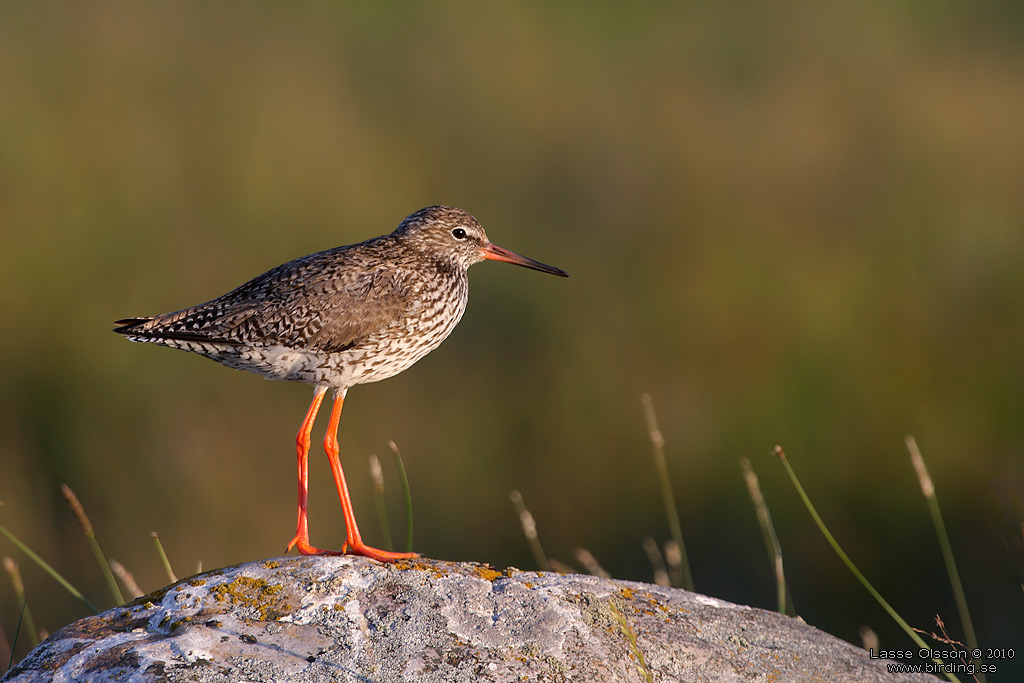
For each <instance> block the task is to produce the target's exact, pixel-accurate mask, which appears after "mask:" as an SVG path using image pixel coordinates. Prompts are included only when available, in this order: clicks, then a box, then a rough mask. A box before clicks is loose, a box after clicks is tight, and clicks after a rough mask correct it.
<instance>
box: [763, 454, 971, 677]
mask: <svg viewBox="0 0 1024 683" xmlns="http://www.w3.org/2000/svg"><path fill="white" fill-rule="evenodd" d="M774 453H775V455H777V456H779V460H781V461H782V465H783V467H785V468H786V474H788V475H789V478H790V480H791V481H792V482H793V486H794V487H795V488H796V492H797V493H798V494H799V495H800V500H802V501H803V503H804V507H806V508H807V511H808V512H809V513H811V518H812V519H813V520H814V523H815V524H817V525H818V529H819V530H820V531H821V533H822V535H823V536H824V537H825V540H826V541H828V543H829V545H831V546H832V550H834V551H835V553H836V555H838V556H839V559H840V560H842V561H843V564H845V565H846V568H847V569H849V570H850V573H852V574H853V575H854V576H855V577H856V578H857V580H858V581H860V583H861V585H862V586H864V588H865V589H867V591H868V593H870V594H871V597H873V598H874V599H875V601H876V602H877V603H878V604H879V605H881V606H882V608H883V609H885V611H886V612H888V613H889V616H890V617H892V619H893V621H895V622H896V623H897V624H899V627H900V628H902V629H903V631H904V632H905V633H906V634H907V635H908V636H910V639H911V640H913V641H914V642H915V643H916V644H917V646H918V647H920V648H922V649H928V644H927V643H925V642H924V640H922V638H921V636H919V635H917V633H915V632H914V629H912V628H911V627H910V624H908V623H907V622H906V621H905V620H904V619H903V617H901V616H900V615H899V613H898V612H897V611H896V610H895V609H893V606H892V605H890V604H889V602H888V601H887V600H886V599H885V598H883V597H882V594H881V593H879V592H878V591H877V590H876V589H875V587H874V586H872V585H871V582H870V581H868V580H867V578H866V577H865V576H864V575H863V574H861V573H860V570H859V569H857V565H855V564H854V563H853V560H851V559H850V557H849V555H847V554H846V553H845V552H844V551H843V549H842V547H841V546H840V545H839V542H838V541H837V540H836V539H835V537H834V536H833V535H832V532H830V531H829V530H828V527H827V526H825V522H824V521H822V519H821V516H819V515H818V511H817V510H815V509H814V504H813V503H811V499H810V497H809V496H808V495H807V493H806V492H805V491H804V487H803V486H801V485H800V480H799V479H798V478H797V476H796V472H794V471H793V468H792V467H791V466H790V464H789V461H788V460H786V453H785V451H783V450H782V446H776V447H775V449H774ZM932 661H933V662H935V663H936V664H938V665H940V666H942V663H943V662H942V660H941V659H935V658H932ZM946 677H947V678H949V680H951V681H956V683H960V679H959V678H957V677H956V676H955V675H953V674H951V673H948V672H946Z"/></svg>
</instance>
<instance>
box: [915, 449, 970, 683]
mask: <svg viewBox="0 0 1024 683" xmlns="http://www.w3.org/2000/svg"><path fill="white" fill-rule="evenodd" d="M906 443H907V451H908V452H909V453H910V461H911V462H912V463H913V465H914V471H916V472H917V481H918V483H919V484H920V485H921V493H923V494H924V497H925V500H927V501H928V511H929V512H930V513H931V516H932V525H933V526H934V527H935V534H936V535H937V536H938V537H939V547H940V548H941V549H942V559H943V561H945V563H946V573H947V574H949V582H950V584H951V585H952V587H953V597H954V598H955V599H956V608H957V610H959V612H960V622H961V625H962V626H963V629H964V636H965V637H966V638H967V646H968V647H969V648H970V649H971V650H975V649H977V647H978V639H977V637H976V636H975V635H974V623H973V622H972V621H971V612H970V610H969V609H968V608H967V596H966V595H965V594H964V586H963V584H962V583H961V582H960V572H959V571H958V570H957V567H956V558H955V557H954V556H953V547H952V545H950V542H949V534H948V533H947V532H946V524H945V522H943V521H942V511H941V510H940V509H939V499H938V497H936V495H935V484H934V483H933V482H932V478H931V475H930V474H928V468H927V467H926V466H925V464H924V458H922V457H921V451H920V450H919V449H918V447H917V441H915V440H914V437H913V436H907V438H906ZM982 680H983V678H982Z"/></svg>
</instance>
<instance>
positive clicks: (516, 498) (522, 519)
mask: <svg viewBox="0 0 1024 683" xmlns="http://www.w3.org/2000/svg"><path fill="white" fill-rule="evenodd" d="M508 497H509V499H511V501H512V506H513V507H514V508H515V509H516V514H518V515H519V523H520V524H521V525H522V527H523V535H524V536H526V541H527V543H529V544H530V550H531V551H532V552H533V559H534V561H535V562H536V563H537V567H538V568H539V569H540V570H541V571H545V572H547V571H551V564H550V563H549V562H548V556H547V555H545V554H544V549H543V548H542V547H541V545H540V538H538V536H537V523H536V522H535V521H534V519H533V515H531V514H530V511H529V510H527V509H526V505H525V504H524V503H523V495H522V494H521V493H519V491H517V490H515V489H512V491H510V492H509V494H508Z"/></svg>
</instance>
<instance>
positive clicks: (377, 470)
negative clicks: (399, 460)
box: [370, 455, 395, 550]
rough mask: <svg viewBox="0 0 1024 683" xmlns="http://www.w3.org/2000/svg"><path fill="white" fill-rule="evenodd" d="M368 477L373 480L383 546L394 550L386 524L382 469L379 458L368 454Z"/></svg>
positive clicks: (386, 513) (389, 526)
mask: <svg viewBox="0 0 1024 683" xmlns="http://www.w3.org/2000/svg"><path fill="white" fill-rule="evenodd" d="M370 479H372V480H373V497H374V500H375V501H376V502H377V521H378V522H380V531H381V535H383V537H384V547H385V548H386V549H387V550H394V549H395V546H394V544H393V543H392V542H391V525H390V524H388V506H387V504H386V503H385V501H384V470H383V469H382V468H381V466H380V459H379V458H378V457H377V456H376V455H371V456H370Z"/></svg>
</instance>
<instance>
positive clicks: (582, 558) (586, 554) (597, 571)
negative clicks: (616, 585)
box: [574, 548, 612, 579]
mask: <svg viewBox="0 0 1024 683" xmlns="http://www.w3.org/2000/svg"><path fill="white" fill-rule="evenodd" d="M574 554H575V556H576V561H577V562H579V563H580V564H581V565H583V568H584V569H586V570H587V573H588V574H590V575H591V576H600V577H601V578H602V579H610V578H612V575H611V574H609V573H608V572H607V571H605V569H604V567H602V566H601V564H600V563H599V562H598V561H597V558H596V557H594V555H593V553H591V552H590V551H589V550H587V549H586V548H576V552H575V553H574Z"/></svg>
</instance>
